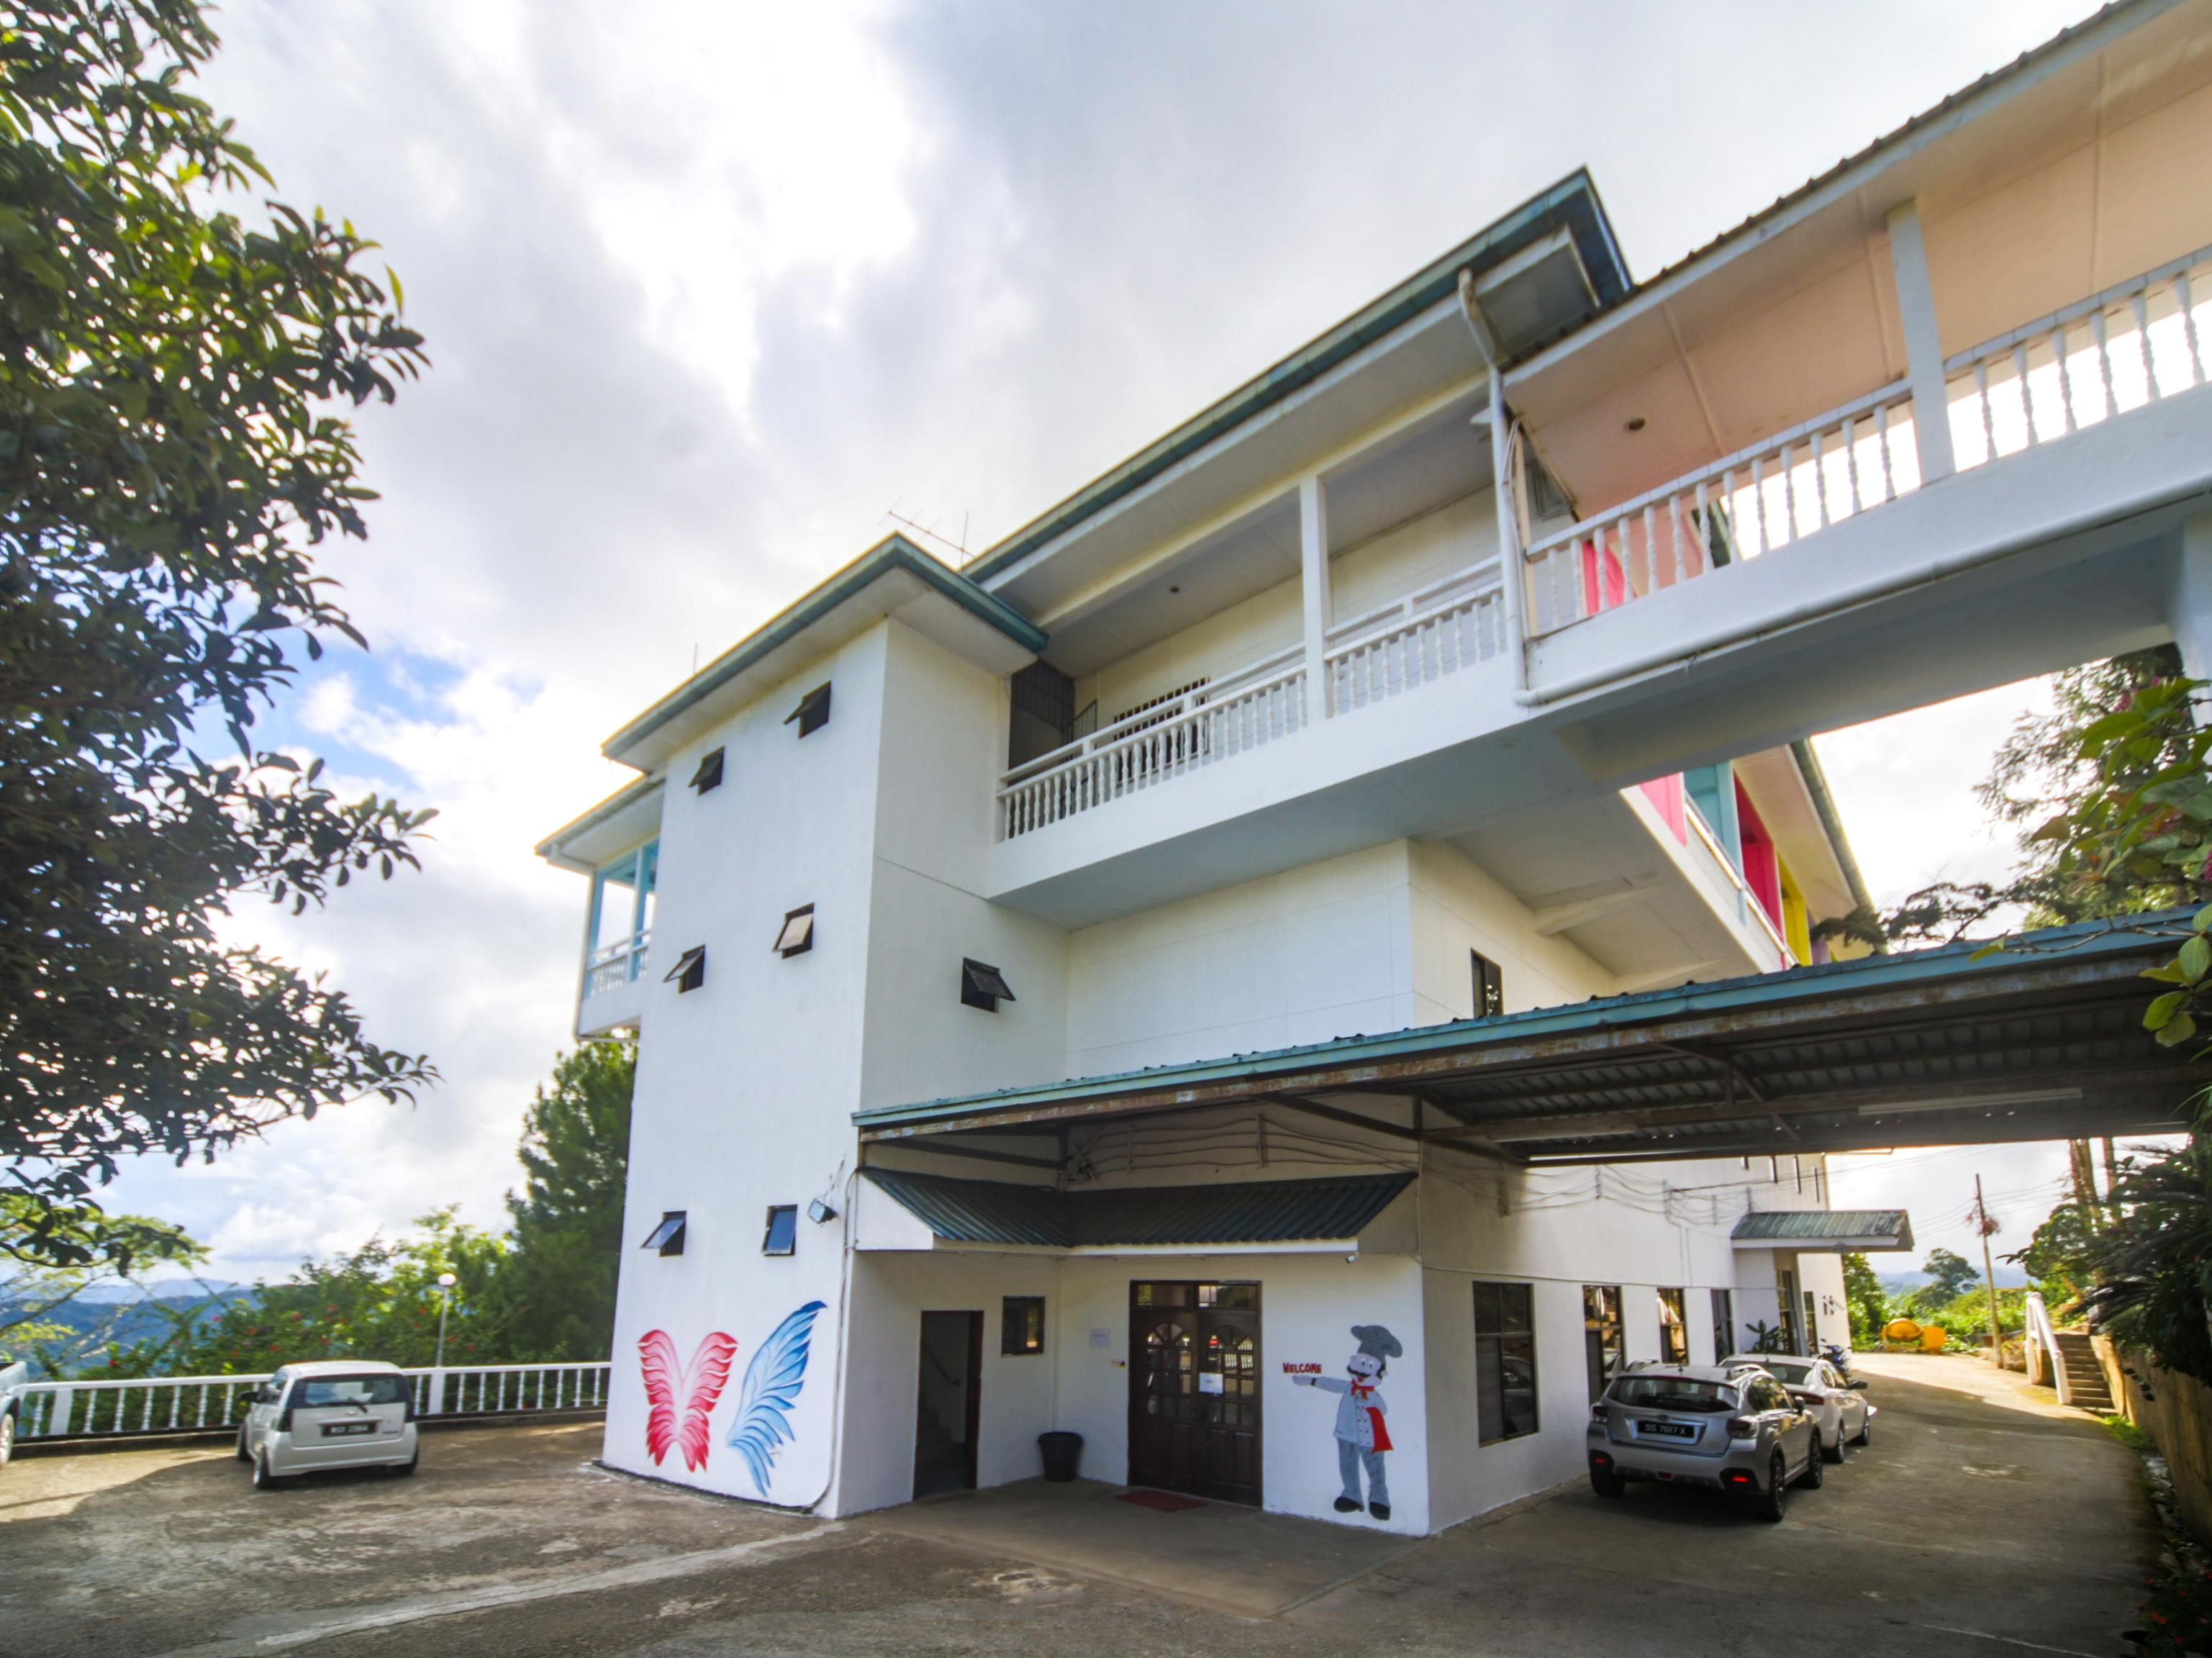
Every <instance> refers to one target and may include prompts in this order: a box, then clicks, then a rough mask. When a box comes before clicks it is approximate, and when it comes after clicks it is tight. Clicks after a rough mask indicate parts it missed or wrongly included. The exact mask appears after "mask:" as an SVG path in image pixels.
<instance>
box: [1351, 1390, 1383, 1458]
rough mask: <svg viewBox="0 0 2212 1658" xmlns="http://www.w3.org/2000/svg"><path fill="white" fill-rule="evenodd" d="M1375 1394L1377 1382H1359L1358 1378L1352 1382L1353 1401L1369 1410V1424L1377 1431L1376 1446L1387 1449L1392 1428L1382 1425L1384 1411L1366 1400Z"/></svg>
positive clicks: (1378, 1448) (1380, 1449) (1377, 1448)
mask: <svg viewBox="0 0 2212 1658" xmlns="http://www.w3.org/2000/svg"><path fill="white" fill-rule="evenodd" d="M1374 1396H1375V1384H1374V1383H1373V1382H1359V1381H1356V1380H1355V1381H1354V1382H1352V1403H1353V1404H1355V1405H1358V1406H1360V1407H1361V1408H1362V1409H1363V1410H1364V1411H1365V1412H1367V1425H1368V1426H1369V1427H1370V1428H1371V1429H1372V1430H1374V1433H1375V1445H1374V1448H1375V1449H1376V1450H1378V1451H1387V1450H1389V1448H1390V1430H1389V1429H1388V1428H1386V1427H1385V1426H1383V1412H1380V1411H1378V1410H1376V1408H1375V1407H1374V1406H1372V1405H1370V1404H1368V1403H1367V1402H1366V1401H1367V1400H1370V1399H1372V1398H1373V1397H1374Z"/></svg>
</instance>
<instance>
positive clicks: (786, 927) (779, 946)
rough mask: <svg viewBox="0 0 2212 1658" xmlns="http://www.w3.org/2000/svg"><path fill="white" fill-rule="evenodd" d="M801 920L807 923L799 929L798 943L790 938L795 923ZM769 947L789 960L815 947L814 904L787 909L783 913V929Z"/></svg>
mask: <svg viewBox="0 0 2212 1658" xmlns="http://www.w3.org/2000/svg"><path fill="white" fill-rule="evenodd" d="M799 920H805V924H806V925H805V926H803V927H801V928H800V929H799V940H798V942H797V943H796V944H793V943H791V942H789V940H790V938H791V929H792V925H793V923H794V922H796V921H799ZM813 948H814V906H813V905H811V904H801V905H800V906H799V908H797V909H787V910H786V911H785V912H784V913H783V926H782V929H781V931H780V932H777V934H776V935H775V943H774V944H771V945H769V949H771V950H774V951H775V953H776V954H777V955H779V956H781V957H783V959H784V960H786V961H789V960H790V959H791V958H792V957H794V956H804V955H805V954H806V952H807V951H808V950H811V949H813Z"/></svg>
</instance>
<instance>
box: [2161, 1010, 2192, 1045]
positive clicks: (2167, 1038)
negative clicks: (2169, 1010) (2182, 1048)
mask: <svg viewBox="0 0 2212 1658" xmlns="http://www.w3.org/2000/svg"><path fill="white" fill-rule="evenodd" d="M2196 1034H2197V1021H2196V1020H2194V1019H2192V1018H2191V1017H2189V1015H2188V1014H2186V1013H2177V1014H2175V1015H2174V1016H2173V1017H2172V1018H2171V1019H2169V1020H2167V1021H2166V1023H2164V1024H2162V1025H2160V1027H2159V1030H2158V1045H2159V1046H2160V1048H2174V1047H2178V1046H2179V1045H2180V1044H2181V1043H2183V1042H2187V1041H2188V1040H2189V1039H2190V1038H2191V1036H2194V1035H2196Z"/></svg>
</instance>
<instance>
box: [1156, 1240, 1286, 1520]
mask: <svg viewBox="0 0 2212 1658" xmlns="http://www.w3.org/2000/svg"><path fill="white" fill-rule="evenodd" d="M1129 1483H1130V1484H1131V1485H1151V1486H1154V1487H1157V1488H1158V1489H1159V1490H1162V1491H1187V1492H1188V1493H1189V1494H1190V1495H1192V1496H1194V1497H1212V1498H1213V1499H1214V1500H1215V1501H1217V1502H1221V1503H1250V1504H1252V1505H1253V1506H1255V1507H1257V1506H1258V1504H1259V1502H1260V1286H1259V1285H1258V1284H1206V1283H1193V1282H1181V1281H1171V1282H1163V1281H1159V1280H1146V1281H1142V1282H1138V1283H1133V1284H1130V1286H1129Z"/></svg>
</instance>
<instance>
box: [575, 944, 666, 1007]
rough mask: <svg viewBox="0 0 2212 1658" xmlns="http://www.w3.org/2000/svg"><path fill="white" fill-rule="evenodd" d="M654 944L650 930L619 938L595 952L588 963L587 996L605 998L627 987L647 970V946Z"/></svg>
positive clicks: (585, 965) (585, 985)
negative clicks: (621, 986)
mask: <svg viewBox="0 0 2212 1658" xmlns="http://www.w3.org/2000/svg"><path fill="white" fill-rule="evenodd" d="M652 943H653V934H652V932H650V931H647V932H639V933H636V934H635V935H633V936H632V937H630V938H617V939H616V940H615V942H614V943H612V944H609V945H607V946H606V947H605V949H602V950H594V951H593V952H592V957H591V959H590V960H589V961H587V962H586V963H584V994H586V996H601V995H605V993H607V992H608V991H610V990H612V989H614V988H615V987H617V986H618V985H626V984H628V983H629V982H630V981H631V980H633V979H635V978H636V977H637V975H639V974H641V973H642V972H644V971H645V957H646V950H647V947H648V946H649V945H650V944H652Z"/></svg>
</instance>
